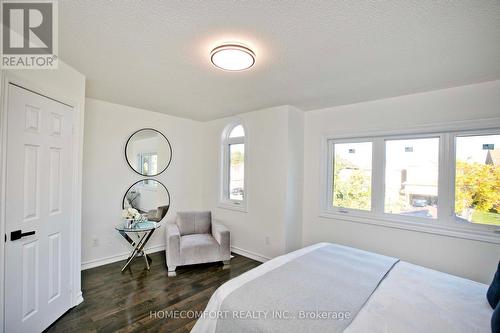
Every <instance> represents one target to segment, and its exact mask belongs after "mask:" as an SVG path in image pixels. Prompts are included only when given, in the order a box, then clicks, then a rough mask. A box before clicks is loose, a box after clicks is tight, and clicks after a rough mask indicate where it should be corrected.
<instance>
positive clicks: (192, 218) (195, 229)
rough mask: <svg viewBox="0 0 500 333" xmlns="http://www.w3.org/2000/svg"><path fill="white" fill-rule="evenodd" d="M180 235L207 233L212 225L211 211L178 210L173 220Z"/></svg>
mask: <svg viewBox="0 0 500 333" xmlns="http://www.w3.org/2000/svg"><path fill="white" fill-rule="evenodd" d="M175 223H176V224H177V226H178V227H179V231H180V233H181V236H184V235H191V234H209V233H210V229H211V226H212V213H211V212H179V213H177V220H176V222H175Z"/></svg>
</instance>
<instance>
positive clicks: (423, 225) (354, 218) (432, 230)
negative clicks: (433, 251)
mask: <svg viewBox="0 0 500 333" xmlns="http://www.w3.org/2000/svg"><path fill="white" fill-rule="evenodd" d="M319 216H320V217H323V218H327V219H335V220H343V221H349V222H356V223H364V224H371V225H379V226H384V227H388V228H396V229H403V230H411V231H417V232H423V233H428V234H434V235H442V236H448V237H454V238H461V239H468V240H475V241H481V242H487V243H493V244H500V227H498V226H497V227H495V226H484V227H479V226H474V225H472V226H469V225H460V222H457V225H456V226H454V225H448V224H444V223H438V222H437V221H433V222H429V221H428V220H425V219H424V220H423V221H421V222H415V221H410V220H408V219H405V218H404V216H403V217H402V216H395V217H394V219H392V218H385V217H384V216H360V215H356V214H353V213H347V214H345V213H338V212H334V211H330V210H323V211H322V212H321V213H320V214H319ZM433 223H434V224H433Z"/></svg>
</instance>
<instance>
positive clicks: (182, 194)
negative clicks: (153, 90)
mask: <svg viewBox="0 0 500 333" xmlns="http://www.w3.org/2000/svg"><path fill="white" fill-rule="evenodd" d="M85 125H86V126H85V147H84V174H83V181H84V186H83V190H84V196H83V218H82V224H83V228H82V264H83V267H84V268H89V267H94V266H98V265H101V264H104V263H108V262H113V261H117V260H120V259H123V258H125V257H126V256H127V255H128V254H129V253H130V250H131V248H130V246H129V244H128V243H127V242H126V241H125V240H124V239H123V238H122V237H121V236H120V235H119V234H118V232H116V231H115V230H114V226H115V225H116V224H118V223H120V221H121V205H122V199H123V195H124V194H125V191H126V190H127V189H128V188H129V187H130V186H131V185H132V184H133V183H134V182H136V181H138V180H140V179H143V178H146V177H142V176H140V175H138V174H136V173H135V172H134V171H133V170H132V169H130V167H129V166H128V164H127V162H126V160H125V153H124V149H125V143H126V141H127V139H128V137H129V136H130V135H131V134H132V133H133V132H134V131H136V130H138V129H141V128H145V127H150V128H155V129H157V130H159V131H161V132H162V133H163V134H165V136H166V137H167V138H168V139H169V141H170V144H171V145H172V151H173V154H172V162H171V164H170V166H169V167H168V169H167V170H166V171H165V172H164V173H162V174H161V175H159V176H158V177H153V178H155V179H157V180H159V181H160V182H162V183H163V184H164V185H165V186H166V187H167V189H168V190H169V192H170V196H171V206H170V210H169V212H168V214H167V216H166V220H165V221H167V222H172V221H173V220H174V218H175V214H176V212H177V211H179V210H193V209H200V208H201V198H202V181H201V176H202V172H201V169H202V164H203V163H204V162H203V161H202V160H201V149H200V142H201V138H202V137H201V134H202V124H201V123H199V122H196V121H192V120H188V119H182V118H177V117H172V116H168V115H165V114H161V113H157V112H151V111H147V110H141V109H136V108H132V107H127V106H123V105H118V104H112V103H108V102H103V101H99V100H95V99H87V100H86V115H85ZM164 229H165V228H164V227H162V228H161V229H160V230H158V231H157V232H156V233H155V234H154V235H153V237H152V238H151V240H150V241H149V243H148V247H147V249H148V250H150V251H158V250H161V249H163V248H164V246H165V236H164V232H165V230H164ZM95 239H97V240H98V245H97V246H94V245H95V244H94V240H95Z"/></svg>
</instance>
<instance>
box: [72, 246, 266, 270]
mask: <svg viewBox="0 0 500 333" xmlns="http://www.w3.org/2000/svg"><path fill="white" fill-rule="evenodd" d="M145 251H146V253H153V252H158V251H165V244H160V245H155V246H151V247H148V248H147V249H145ZM231 251H232V252H234V253H236V254H239V255H241V256H244V257H247V258H250V259H253V260H257V261H259V262H266V261H268V260H270V259H271V258H268V257H266V256H263V255H261V254H258V253H255V252H252V251H248V250H244V249H242V248H239V247H236V246H231ZM129 255H130V252H124V253H120V254H115V255H112V256H109V257H104V258H99V259H93V260H89V261H86V262H82V271H84V270H86V269H90V268H94V267H99V266H103V265H107V264H111V263H113V262H117V261H121V260H125V259H127V258H128V256H129Z"/></svg>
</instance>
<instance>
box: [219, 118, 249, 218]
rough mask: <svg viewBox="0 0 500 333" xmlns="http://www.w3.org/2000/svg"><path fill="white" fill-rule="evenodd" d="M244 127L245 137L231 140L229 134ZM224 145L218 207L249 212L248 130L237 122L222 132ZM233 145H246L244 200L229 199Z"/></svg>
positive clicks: (222, 147) (222, 146)
mask: <svg viewBox="0 0 500 333" xmlns="http://www.w3.org/2000/svg"><path fill="white" fill-rule="evenodd" d="M238 125H240V126H242V127H243V130H244V132H245V136H243V137H237V138H230V137H229V134H230V133H231V131H232V130H233V129H234V128H235V127H236V126H238ZM221 141H222V145H221V162H220V163H221V167H220V182H219V184H220V188H219V203H218V207H219V208H223V209H229V210H235V211H240V212H245V213H246V212H247V203H248V188H247V178H248V177H247V174H248V172H247V165H248V164H247V155H248V154H247V151H248V132H247V128H246V127H245V125H244V124H243V123H242V122H241V121H235V122H232V123H230V124H229V125H227V126H226V127H225V128H224V130H223V131H222V140H221ZM232 144H244V145H245V154H244V157H243V158H244V166H245V173H244V176H243V188H244V191H245V195H244V197H243V200H231V199H229V164H230V156H229V145H232Z"/></svg>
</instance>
